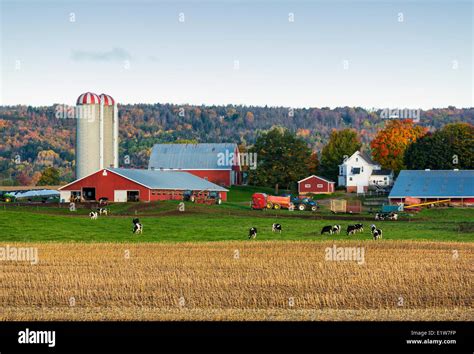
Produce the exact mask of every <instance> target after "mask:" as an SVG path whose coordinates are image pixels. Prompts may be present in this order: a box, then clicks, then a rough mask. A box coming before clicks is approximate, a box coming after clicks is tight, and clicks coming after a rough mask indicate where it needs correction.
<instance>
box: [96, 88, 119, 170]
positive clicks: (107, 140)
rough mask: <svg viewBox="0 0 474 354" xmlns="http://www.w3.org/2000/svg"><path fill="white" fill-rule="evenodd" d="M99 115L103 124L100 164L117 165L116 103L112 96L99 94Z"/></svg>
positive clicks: (104, 165)
mask: <svg viewBox="0 0 474 354" xmlns="http://www.w3.org/2000/svg"><path fill="white" fill-rule="evenodd" d="M100 101H101V112H102V113H101V117H102V121H103V126H102V128H101V130H102V134H101V136H103V139H102V143H103V144H102V146H103V150H102V154H101V155H102V157H103V158H102V159H101V160H102V166H103V167H118V112H117V105H116V104H115V101H114V99H113V98H112V97H110V96H109V95H106V94H104V93H103V94H101V95H100Z"/></svg>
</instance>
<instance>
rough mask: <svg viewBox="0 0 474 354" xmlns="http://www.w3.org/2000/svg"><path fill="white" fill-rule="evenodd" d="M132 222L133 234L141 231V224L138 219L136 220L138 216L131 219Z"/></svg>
mask: <svg viewBox="0 0 474 354" xmlns="http://www.w3.org/2000/svg"><path fill="white" fill-rule="evenodd" d="M132 223H133V233H134V234H141V233H143V225H142V224H140V220H138V218H135V219H133V220H132Z"/></svg>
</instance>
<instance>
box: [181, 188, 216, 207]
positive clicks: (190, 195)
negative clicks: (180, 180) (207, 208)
mask: <svg viewBox="0 0 474 354" xmlns="http://www.w3.org/2000/svg"><path fill="white" fill-rule="evenodd" d="M183 201H185V202H192V203H196V204H207V205H212V204H218V205H220V204H222V199H221V197H220V196H219V193H218V192H212V191H200V192H194V191H191V190H188V191H185V192H184V193H183Z"/></svg>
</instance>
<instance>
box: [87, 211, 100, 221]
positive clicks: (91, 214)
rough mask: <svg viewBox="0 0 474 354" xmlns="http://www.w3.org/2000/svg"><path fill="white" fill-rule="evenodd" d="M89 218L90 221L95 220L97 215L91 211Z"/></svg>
mask: <svg viewBox="0 0 474 354" xmlns="http://www.w3.org/2000/svg"><path fill="white" fill-rule="evenodd" d="M89 217H90V218H91V220H97V218H98V217H99V214H98V213H97V212H96V211H91V212H90V213H89Z"/></svg>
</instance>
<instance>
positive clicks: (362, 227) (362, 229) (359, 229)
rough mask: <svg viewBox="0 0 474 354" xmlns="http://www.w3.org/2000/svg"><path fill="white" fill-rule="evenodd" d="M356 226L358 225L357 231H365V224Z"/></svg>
mask: <svg viewBox="0 0 474 354" xmlns="http://www.w3.org/2000/svg"><path fill="white" fill-rule="evenodd" d="M354 226H355V227H356V231H357V232H364V225H362V224H355V225H354Z"/></svg>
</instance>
